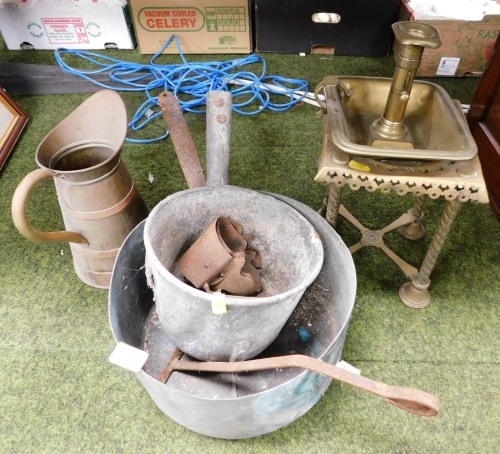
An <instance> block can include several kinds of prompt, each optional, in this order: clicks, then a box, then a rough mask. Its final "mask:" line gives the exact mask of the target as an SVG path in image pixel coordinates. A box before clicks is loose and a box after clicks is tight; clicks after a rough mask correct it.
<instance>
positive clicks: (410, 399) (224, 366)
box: [158, 350, 439, 416]
mask: <svg viewBox="0 0 500 454" xmlns="http://www.w3.org/2000/svg"><path fill="white" fill-rule="evenodd" d="M181 356H182V352H181V351H180V350H177V351H176V352H175V353H174V355H172V357H171V358H170V360H169V362H168V363H167V364H166V365H165V367H164V369H163V371H162V372H161V374H160V376H159V377H158V380H159V381H161V382H162V383H165V381H166V380H167V379H168V377H169V376H170V374H171V373H172V372H173V371H176V370H183V371H188V370H189V371H200V372H229V373H236V372H251V371H257V370H267V369H280V368H288V367H301V368H303V369H308V370H310V371H313V372H316V373H318V374H321V375H324V376H326V377H329V378H333V379H334V380H338V381H340V382H343V383H347V384H349V385H351V386H354V387H355V388H358V389H361V390H363V391H367V392H369V393H372V394H375V395H377V396H380V397H382V398H384V399H385V400H386V401H387V402H389V403H390V404H392V405H395V406H396V407H399V408H401V409H403V410H406V411H408V412H410V413H414V414H416V415H420V416H436V415H437V414H438V413H439V400H438V398H437V397H436V396H434V395H432V394H430V393H428V392H426V391H422V390H420V389H414V388H402V387H400V386H392V385H387V384H385V383H381V382H378V381H376V380H372V379H371V378H367V377H363V376H362V375H358V374H356V373H354V372H350V371H348V370H345V369H342V368H341V367H338V366H335V365H333V364H329V363H326V362H324V361H321V360H319V359H316V358H312V357H310V356H307V355H286V356H275V357H272V358H262V359H253V360H248V361H239V362H216V361H206V362H203V361H193V360H187V361H181V360H180V357H181Z"/></svg>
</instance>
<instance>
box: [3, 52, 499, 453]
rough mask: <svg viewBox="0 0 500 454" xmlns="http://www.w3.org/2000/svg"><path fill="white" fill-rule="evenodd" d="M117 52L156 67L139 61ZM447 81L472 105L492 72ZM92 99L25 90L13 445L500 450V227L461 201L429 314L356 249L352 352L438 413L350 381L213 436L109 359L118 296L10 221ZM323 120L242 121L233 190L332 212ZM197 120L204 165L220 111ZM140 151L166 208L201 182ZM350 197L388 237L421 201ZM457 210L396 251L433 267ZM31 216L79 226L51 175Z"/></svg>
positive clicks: (376, 256)
mask: <svg viewBox="0 0 500 454" xmlns="http://www.w3.org/2000/svg"><path fill="white" fill-rule="evenodd" d="M108 53H109V54H110V55H113V56H117V57H119V58H121V59H124V60H133V61H142V62H145V61H147V57H146V56H141V55H139V54H138V53H137V52H136V51H108ZM220 57H221V56H217V57H216V59H219V60H221V59H225V57H223V58H220ZM175 58H176V57H169V60H168V59H167V60H166V61H175ZM211 58H213V56H212V57H211ZM265 58H266V60H267V62H268V66H269V72H270V73H273V74H280V75H284V76H290V77H300V78H305V79H307V80H308V81H309V83H310V87H311V88H313V87H314V86H315V84H317V83H318V82H319V81H320V80H321V79H322V78H323V77H324V76H326V75H328V74H337V75H368V76H387V77H390V76H392V72H393V68H394V63H393V60H392V58H390V57H387V58H349V57H333V58H326V57H325V56H319V55H317V56H307V57H299V56H296V55H273V54H269V55H265ZM0 61H3V62H24V63H44V64H54V63H55V61H54V57H53V54H52V52H42V51H22V52H17V51H8V50H6V49H5V47H4V45H3V44H2V43H0ZM432 81H434V82H437V83H439V84H441V85H442V86H443V87H444V88H445V89H446V90H448V92H449V93H450V95H451V96H452V97H453V98H456V99H459V100H461V101H462V102H463V103H470V101H471V99H472V96H473V94H474V91H475V89H476V87H477V84H478V79H434V80H432ZM88 96H89V94H85V93H82V94H71V95H50V96H18V97H16V98H15V99H16V101H17V102H18V104H19V105H20V106H21V107H22V109H24V110H25V111H26V113H27V114H28V115H29V117H30V122H29V125H28V126H27V128H26V130H25V132H24V133H23V135H22V137H21V139H20V141H19V142H18V144H17V146H16V148H15V150H14V152H13V153H12V155H11V157H10V159H9V161H8V162H7V165H6V166H5V168H4V169H3V171H2V173H1V175H0V195H1V196H0V243H1V246H0V333H1V335H0V386H1V394H0V452H2V453H18V452H19V453H51V454H53V453H68V452H70V453H72V452H84V453H87V452H88V453H119V452H124V453H191V452H193V453H218V454H219V453H226V452H227V453H258V454H263V453H300V454H306V453H494V452H498V446H499V445H500V435H499V427H500V404H499V402H500V395H499V394H500V393H499V377H500V368H499V363H498V352H499V336H498V326H499V325H498V311H499V306H498V300H499V296H500V283H499V282H500V280H499V278H500V272H499V271H500V260H499V258H500V254H499V252H500V251H499V239H500V235H499V233H500V229H499V222H498V220H497V219H496V218H495V216H494V214H493V213H492V211H491V209H490V207H489V206H488V205H475V204H470V203H468V204H465V205H464V206H463V207H462V208H461V210H460V212H459V214H458V217H457V219H456V221H455V224H454V226H453V228H452V230H451V232H450V235H449V237H448V240H447V242H446V243H445V246H444V248H443V251H442V253H441V256H440V257H439V260H438V262H437V264H436V267H435V270H434V272H433V274H432V276H431V280H432V283H431V294H432V302H431V304H430V306H428V307H427V308H426V309H423V310H414V309H410V308H408V307H406V306H405V305H403V304H402V303H401V302H400V301H399V297H398V289H399V287H400V286H401V284H402V283H403V282H405V280H406V279H405V277H404V276H403V275H402V274H401V273H400V271H399V270H398V269H397V268H396V266H395V265H394V264H393V263H392V262H390V261H389V260H388V259H387V258H386V257H385V256H384V255H382V253H381V252H380V251H379V250H377V249H375V248H365V249H363V250H361V251H360V252H358V253H356V254H355V255H354V260H355V264H356V268H357V277H358V290H357V298H356V305H355V309H354V312H353V317H352V321H351V324H350V327H349V331H348V335H347V340H346V343H345V347H344V351H343V358H344V359H345V360H346V361H347V362H349V363H350V364H352V365H354V366H356V367H357V368H359V369H361V370H362V372H363V374H364V375H366V376H368V377H372V378H375V379H378V380H381V381H385V382H388V383H391V384H395V385H401V386H410V387H418V388H421V389H424V390H427V391H429V392H431V393H433V394H435V395H437V396H438V397H439V398H440V401H441V413H440V415H439V416H437V417H435V418H422V417H418V416H415V415H412V414H408V413H405V412H403V411H401V410H399V409H397V408H395V407H393V406H391V405H388V404H387V403H385V402H384V401H383V400H381V399H379V398H377V397H375V396H372V395H368V394H366V393H363V392H360V391H357V390H354V389H352V388H350V387H349V386H346V385H341V384H339V383H333V384H332V385H331V386H330V388H329V389H328V390H327V392H326V393H325V395H324V396H323V397H322V398H321V399H320V401H319V402H318V404H317V405H316V406H314V407H313V409H312V410H311V411H309V412H308V413H307V414H306V415H305V416H303V417H302V418H300V419H299V420H297V421H296V422H294V423H293V424H291V425H289V426H287V427H285V428H282V429H280V430H278V431H276V432H273V433H270V434H268V435H264V436H261V437H257V438H252V439H246V440H240V441H231V440H219V439H213V438H209V437H205V436H202V435H199V434H197V433H194V432H191V431H189V430H187V429H186V428H184V427H182V426H180V425H178V424H177V423H175V422H173V421H172V420H170V419H169V418H168V417H166V416H165V415H164V414H163V413H162V412H161V411H160V410H159V409H158V408H157V407H156V406H155V404H154V403H153V401H152V400H151V399H150V397H149V395H148V394H147V392H146V390H145V389H144V388H143V387H142V385H141V384H140V383H139V382H138V381H137V380H136V379H135V377H134V376H133V374H132V373H129V372H126V371H124V370H122V369H120V368H118V367H116V366H113V365H111V364H110V363H109V362H108V357H109V355H110V353H111V351H112V350H113V348H114V346H115V342H114V339H113V337H112V334H111V330H110V328H109V323H108V313H107V311H108V309H107V299H108V295H107V292H106V291H105V290H98V289H94V288H91V287H89V286H87V285H85V284H83V283H82V282H81V281H80V280H79V279H78V278H77V277H76V275H75V273H74V271H73V266H72V260H71V254H70V250H69V247H68V245H67V244H51V245H47V244H34V243H31V242H29V241H27V240H26V239H24V238H23V237H22V236H21V235H20V234H19V233H18V232H17V231H16V229H15V228H14V225H13V223H12V220H11V215H10V204H11V198H12V195H13V192H14V189H15V187H16V185H17V183H18V182H19V181H20V180H21V179H22V178H23V176H24V175H26V174H27V173H29V172H30V171H32V170H34V169H35V168H36V164H35V160H34V153H35V150H36V147H37V145H38V144H39V143H40V141H41V140H42V139H43V137H44V136H45V135H46V134H47V133H48V132H49V131H50V130H51V129H52V128H53V127H54V126H55V125H56V124H58V123H59V122H60V121H61V120H62V119H64V118H65V117H66V116H67V115H68V114H69V113H70V112H71V111H72V110H74V109H75V108H76V107H77V106H78V105H79V104H80V103H81V102H82V101H83V100H84V99H86V98H87V97H88ZM122 97H123V100H124V101H125V103H126V105H127V109H128V113H129V115H132V114H133V112H134V111H135V109H136V108H137V107H138V105H139V104H140V103H141V102H142V100H143V98H142V96H141V95H138V94H135V95H133V94H122ZM316 111H317V109H316V108H314V107H312V106H309V105H300V106H297V107H295V108H293V109H292V110H290V111H288V112H284V113H272V112H264V113H262V114H260V115H258V116H254V117H243V116H239V115H236V114H235V115H234V118H233V123H232V129H233V134H232V153H231V165H230V180H231V183H232V184H235V185H239V186H242V187H248V188H256V189H261V190H266V191H271V192H275V193H281V194H284V195H286V196H288V197H292V198H294V199H297V200H299V201H301V202H303V203H305V204H307V205H308V206H310V207H312V208H314V209H318V208H319V207H320V206H321V203H322V198H323V195H324V191H325V188H324V187H322V186H320V185H318V184H317V183H315V182H314V181H313V178H314V175H315V172H316V167H317V161H318V157H319V150H320V141H321V125H320V121H319V120H318V118H317V117H316V115H315V114H316ZM186 118H187V122H188V124H189V127H190V129H191V131H192V134H193V137H194V140H195V142H196V144H197V146H198V148H199V150H200V152H201V154H202V159H203V156H204V149H205V144H204V141H205V132H204V128H205V118H204V117H203V116H201V115H194V114H188V115H186ZM160 127H161V122H160V123H159V124H158V130H159V129H160ZM123 159H124V161H125V163H126V165H127V167H128V168H129V170H130V172H131V173H132V175H133V178H134V179H135V181H136V183H137V186H138V188H139V191H140V192H141V193H142V195H143V197H144V199H145V200H146V202H147V204H148V206H149V208H153V207H154V206H155V205H156V204H157V203H158V202H159V201H161V200H162V199H163V198H164V197H166V196H167V195H169V194H171V193H174V192H176V191H179V190H182V189H185V188H186V185H185V182H184V180H183V177H182V173H181V171H180V168H179V165H178V162H177V160H176V157H175V153H174V150H173V147H172V144H171V142H170V141H165V142H163V143H157V144H153V145H134V144H130V143H126V144H125V145H124V146H123ZM150 175H154V180H153V181H152V182H151V181H150V179H149V176H150ZM343 200H344V202H345V204H346V205H347V206H348V207H349V209H350V210H351V212H352V213H354V214H356V215H358V216H359V218H360V219H361V220H362V221H363V222H364V223H365V225H366V226H368V227H371V228H381V227H383V226H384V225H386V224H388V223H389V222H391V221H392V220H393V219H395V218H397V217H398V216H399V215H400V214H401V213H403V212H405V211H406V210H407V209H408V208H410V206H411V205H412V199H411V197H409V196H408V197H397V196H395V195H381V194H369V193H367V192H365V191H359V192H355V193H353V192H350V191H348V190H345V191H344V194H343ZM442 208H443V201H442V200H429V201H428V202H427V203H426V216H427V218H426V227H427V229H428V231H429V232H430V234H428V235H427V236H426V237H425V238H424V239H422V240H421V241H418V242H412V243H408V242H407V241H406V240H403V239H402V238H401V237H399V235H398V234H396V233H395V234H391V235H389V236H388V237H387V242H388V243H389V245H390V246H391V247H393V248H394V250H395V251H396V252H398V253H400V254H401V255H404V256H405V257H406V258H407V259H408V261H410V262H411V263H412V264H413V265H415V266H418V264H419V263H420V262H421V261H422V259H423V257H424V255H425V251H426V247H427V246H428V244H429V242H430V239H431V233H432V232H433V231H434V229H435V227H436V223H437V220H438V217H439V214H440V212H441V210H442ZM29 216H30V219H31V220H32V222H33V224H34V225H35V226H36V227H38V228H41V229H62V228H63V225H62V219H61V216H60V214H59V209H58V204H57V200H56V197H55V190H54V187H53V185H52V183H50V182H47V183H44V184H42V185H41V186H40V187H38V188H37V189H36V190H35V191H34V193H33V196H32V198H31V202H30V206H29ZM339 233H340V234H341V236H342V237H343V239H344V241H345V242H346V243H347V244H348V245H350V244H353V243H355V242H357V241H358V235H357V233H356V232H355V231H354V230H352V229H351V228H350V227H349V226H347V225H346V223H344V224H343V225H341V226H340V227H339ZM495 446H496V448H495Z"/></svg>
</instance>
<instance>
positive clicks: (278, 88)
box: [55, 34, 308, 143]
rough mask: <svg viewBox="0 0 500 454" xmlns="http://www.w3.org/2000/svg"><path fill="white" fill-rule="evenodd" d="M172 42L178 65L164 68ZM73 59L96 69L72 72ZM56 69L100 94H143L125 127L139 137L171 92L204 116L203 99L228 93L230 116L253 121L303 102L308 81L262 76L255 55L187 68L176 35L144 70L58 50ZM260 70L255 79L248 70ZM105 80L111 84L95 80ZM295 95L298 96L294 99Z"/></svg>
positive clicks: (97, 56)
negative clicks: (104, 76)
mask: <svg viewBox="0 0 500 454" xmlns="http://www.w3.org/2000/svg"><path fill="white" fill-rule="evenodd" d="M173 42H175V44H176V46H177V49H178V53H179V56H180V58H181V60H182V63H180V64H169V65H164V64H161V63H159V62H157V60H158V59H159V57H160V56H161V55H162V53H163V51H164V50H165V49H166V48H167V47H168V46H170V45H171V44H172V43H173ZM66 55H71V56H76V57H78V58H80V59H82V60H85V61H86V62H88V63H91V64H92V65H93V66H95V68H94V69H76V68H74V67H73V66H71V65H70V64H69V63H68V62H67V61H66V60H65V56H66ZM55 59H56V61H57V63H58V64H59V66H60V67H61V68H62V69H63V70H64V71H66V72H68V73H69V74H73V75H75V76H78V77H81V78H82V79H85V80H87V81H89V82H92V83H93V84H95V85H98V86H100V87H102V88H108V89H112V90H116V91H123V92H143V93H145V95H146V100H145V101H144V102H143V103H142V104H141V106H139V108H138V109H137V111H136V112H135V114H134V116H133V117H132V119H131V121H130V122H129V127H130V129H131V130H132V131H138V130H140V129H142V128H145V127H146V126H148V125H149V124H150V123H151V122H153V121H154V120H155V119H156V118H158V117H159V116H161V115H162V113H161V110H160V108H159V104H158V95H159V94H160V93H161V92H163V91H171V92H172V93H173V94H174V95H175V96H176V98H177V99H178V100H179V104H180V106H181V108H182V110H183V111H184V112H192V113H197V114H203V113H205V112H206V101H207V94H208V92H209V91H212V90H224V91H230V92H231V93H232V96H233V110H234V111H235V112H237V113H239V114H241V115H257V114H259V113H261V112H263V111H264V110H266V109H269V110H271V111H274V112H284V111H286V110H288V109H290V108H291V107H292V106H294V105H295V104H297V103H299V102H301V101H302V99H303V98H304V96H305V95H306V93H307V91H308V84H307V81H305V80H301V79H290V78H287V77H282V76H277V75H271V76H270V75H266V72H267V64H266V61H265V60H264V59H263V58H262V57H261V56H260V55H257V54H252V55H249V56H247V57H243V58H237V59H232V60H226V61H209V62H188V61H187V60H186V58H185V56H184V54H183V53H182V50H181V45H180V42H179V38H178V37H177V35H175V34H174V35H172V36H171V37H170V38H169V39H168V40H167V42H166V43H165V44H164V45H163V47H162V48H161V49H160V50H159V51H158V52H157V53H156V54H155V55H153V57H151V59H150V61H149V64H140V63H133V62H127V61H122V60H118V59H115V58H111V57H108V56H106V55H101V54H97V53H94V52H88V51H81V50H73V49H65V48H59V49H57V50H56V51H55ZM252 65H253V67H254V68H255V67H256V68H260V72H259V74H256V73H255V72H254V71H252V70H251V68H248V67H249V66H252ZM99 74H107V75H108V77H109V80H110V82H111V83H109V84H108V83H103V82H100V81H98V80H96V79H95V76H96V75H99ZM297 92H299V93H300V94H297ZM168 135H169V131H168V130H167V131H166V132H165V133H164V134H162V135H161V136H160V137H155V138H152V139H132V138H128V137H127V139H126V140H127V141H128V142H134V143H153V142H158V141H160V140H163V139H165V138H167V137H168Z"/></svg>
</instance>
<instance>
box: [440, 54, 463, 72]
mask: <svg viewBox="0 0 500 454" xmlns="http://www.w3.org/2000/svg"><path fill="white" fill-rule="evenodd" d="M459 63H460V58H458V57H441V61H440V62H439V66H438V69H437V71H436V76H454V75H455V73H456V72H457V68H458V64H459Z"/></svg>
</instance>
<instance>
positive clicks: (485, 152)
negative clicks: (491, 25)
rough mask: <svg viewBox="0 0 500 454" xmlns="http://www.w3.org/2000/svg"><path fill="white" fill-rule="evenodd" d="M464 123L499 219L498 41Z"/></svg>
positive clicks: (499, 114)
mask: <svg viewBox="0 0 500 454" xmlns="http://www.w3.org/2000/svg"><path fill="white" fill-rule="evenodd" d="M467 121H468V123H469V127H470V129H471V132H472V135H473V137H474V140H475V141H476V143H477V146H478V149H479V159H480V161H481V167H482V169H483V175H484V179H485V181H486V186H487V188H488V194H489V197H490V204H491V207H492V208H493V210H494V211H495V213H496V215H497V216H498V217H500V40H499V39H497V41H496V44H495V47H494V50H493V54H492V55H491V57H490V61H489V64H488V67H487V68H486V70H485V71H484V74H483V76H482V78H481V81H480V82H479V86H478V89H477V91H476V93H475V95H474V99H473V101H472V104H471V107H470V110H469V113H468V116H467Z"/></svg>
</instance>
